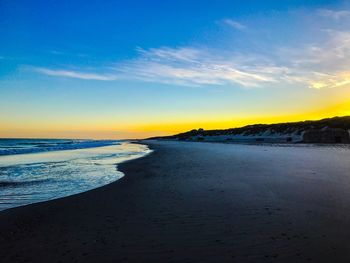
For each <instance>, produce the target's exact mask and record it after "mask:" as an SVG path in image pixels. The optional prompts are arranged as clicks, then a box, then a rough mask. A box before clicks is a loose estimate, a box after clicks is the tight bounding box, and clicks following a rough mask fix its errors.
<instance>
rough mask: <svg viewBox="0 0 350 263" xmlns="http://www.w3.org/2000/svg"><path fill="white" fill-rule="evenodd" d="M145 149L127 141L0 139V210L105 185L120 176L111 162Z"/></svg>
mask: <svg viewBox="0 0 350 263" xmlns="http://www.w3.org/2000/svg"><path fill="white" fill-rule="evenodd" d="M149 152H150V150H149V149H148V147H147V146H145V145H142V144H135V143H130V142H127V141H111V140H104V141H99V140H59V139H55V140H51V139H44V140H42V139H41V140H38V139H0V210H4V209H7V208H12V207H16V206H22V205H26V204H31V203H36V202H41V201H46V200H51V199H55V198H60V197H64V196H68V195H72V194H77V193H80V192H84V191H87V190H90V189H93V188H97V187H100V186H103V185H106V184H109V183H111V182H114V181H116V180H118V179H120V178H121V177H122V176H123V173H121V172H120V171H118V170H117V165H116V164H118V163H121V162H123V161H127V160H131V159H135V158H139V157H142V156H144V155H146V154H147V153H149Z"/></svg>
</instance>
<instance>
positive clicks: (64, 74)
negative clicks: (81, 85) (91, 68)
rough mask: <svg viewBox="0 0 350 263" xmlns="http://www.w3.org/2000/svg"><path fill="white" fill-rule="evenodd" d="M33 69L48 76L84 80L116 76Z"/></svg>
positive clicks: (113, 76)
mask: <svg viewBox="0 0 350 263" xmlns="http://www.w3.org/2000/svg"><path fill="white" fill-rule="evenodd" d="M33 69H34V70H35V71H37V72H39V73H42V74H45V75H48V76H57V77H67V78H75V79H85V80H103V81H111V80H116V79H117V77H116V76H115V75H111V74H97V73H85V72H78V71H71V70H59V69H48V68H39V67H34V68H33Z"/></svg>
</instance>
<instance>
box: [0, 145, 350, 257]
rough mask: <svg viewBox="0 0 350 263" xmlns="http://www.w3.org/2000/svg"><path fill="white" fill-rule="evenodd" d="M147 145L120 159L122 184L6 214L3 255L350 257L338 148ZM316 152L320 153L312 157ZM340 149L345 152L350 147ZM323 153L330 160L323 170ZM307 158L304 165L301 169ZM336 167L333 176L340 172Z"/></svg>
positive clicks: (0, 226) (0, 219) (0, 220)
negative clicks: (131, 157)
mask: <svg viewBox="0 0 350 263" xmlns="http://www.w3.org/2000/svg"><path fill="white" fill-rule="evenodd" d="M142 143H143V144H146V145H148V146H149V148H150V149H152V150H153V152H152V154H148V155H146V156H144V157H142V158H138V159H136V160H132V161H126V162H123V163H121V164H118V170H119V171H121V172H123V173H124V174H125V176H124V177H123V178H121V179H120V180H117V181H115V182H113V183H111V184H108V185H105V186H102V187H100V188H96V189H93V190H90V191H87V192H84V193H80V194H77V195H73V196H69V197H64V198H61V199H56V200H51V201H46V202H43V203H37V204H31V205H28V206H23V207H18V208H13V209H8V210H5V211H2V212H0V232H1V233H2V234H1V235H0V248H1V250H2V252H3V253H2V260H4V262H22V261H26V260H27V261H28V262H38V261H44V262H47V261H50V262H187V261H189V262H232V261H234V262H271V261H276V262H304V261H305V262H306V261H315V262H330V261H337V262H346V261H348V260H349V259H350V253H349V252H348V251H349V245H348V244H347V238H348V236H349V234H350V233H349V232H350V230H349V229H350V213H348V211H349V210H348V208H350V202H348V201H350V194H348V191H347V190H348V188H347V187H348V186H350V183H349V184H348V181H347V178H346V177H344V176H345V175H346V174H347V171H348V170H347V165H346V164H345V165H341V164H338V163H337V166H336V167H334V166H332V167H330V163H332V162H334V160H333V159H332V158H330V157H329V156H330V154H332V153H338V152H339V151H335V150H334V152H331V153H329V152H328V151H330V150H328V151H323V150H322V151H318V150H317V148H316V150H315V149H314V148H312V147H310V148H308V147H307V148H302V149H300V148H298V147H295V148H288V149H286V148H285V147H278V148H277V147H269V146H254V145H252V147H247V146H246V145H234V146H233V145H231V144H217V143H213V144H197V143H196V144H194V143H191V142H159V141H142ZM305 151H306V154H305ZM301 153H303V154H305V156H300V154H301ZM310 154H316V156H314V157H308V156H309V155H310ZM342 154H344V155H345V157H344V158H347V157H348V156H350V151H349V152H348V151H345V152H344V153H342ZM249 156H251V157H249ZM316 157H317V158H321V157H322V158H323V157H328V160H327V159H325V160H324V162H323V163H321V164H319V167H318V166H317V165H318V164H317V163H316V162H314V161H315V160H314V159H316ZM293 158H294V159H293ZM302 159H304V160H305V163H304V164H302V165H297V164H298V161H299V160H302ZM307 161H308V162H309V163H307ZM287 163H289V165H291V166H293V167H294V168H295V169H294V171H291V169H288V167H286V164H287ZM267 164H268V165H267ZM330 171H332V172H334V174H332V177H329V173H330ZM314 173H315V174H314Z"/></svg>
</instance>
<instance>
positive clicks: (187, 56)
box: [35, 9, 350, 89]
mask: <svg viewBox="0 0 350 263" xmlns="http://www.w3.org/2000/svg"><path fill="white" fill-rule="evenodd" d="M348 15H350V11H347V10H341V11H334V10H328V9H327V10H317V11H315V13H314V14H311V16H312V17H315V18H316V17H319V16H322V17H324V18H325V19H326V24H322V23H319V24H316V27H315V28H312V29H310V30H309V31H307V32H304V35H308V34H311V35H313V36H315V38H314V39H317V40H313V39H312V40H313V41H308V42H307V41H306V42H305V41H304V42H303V39H302V36H300V39H301V40H300V43H299V42H298V43H294V44H289V43H288V41H286V42H285V45H284V46H281V45H280V44H279V45H273V43H271V42H268V43H264V42H263V40H261V39H260V38H259V36H252V34H253V33H254V31H253V30H252V32H249V37H251V38H252V39H250V38H248V36H245V37H246V38H245V39H244V43H245V45H246V46H249V44H250V42H254V41H255V42H256V41H257V40H258V41H260V42H258V47H259V48H260V49H249V48H248V49H245V50H244V49H243V50H242V49H239V48H237V47H235V46H234V45H232V46H230V45H228V46H225V47H210V45H201V46H195V45H192V46H182V47H159V48H150V49H142V48H137V55H136V56H135V58H134V59H131V60H126V61H119V62H117V63H114V64H112V65H111V66H109V67H108V68H102V69H99V70H97V71H98V72H105V73H103V74H101V73H87V72H84V70H81V71H71V70H63V69H59V70H57V69H49V68H35V70H36V71H37V72H40V73H42V74H46V75H50V76H61V77H70V78H78V79H86V80H100V81H113V80H117V79H127V80H129V79H134V80H135V79H136V80H140V81H146V82H157V83H165V84H175V85H183V86H203V85H217V86H219V85H226V86H234V87H243V88H262V87H265V88H266V87H280V86H282V87H283V86H288V85H289V86H302V87H309V88H315V89H323V88H336V87H342V86H345V85H349V84H350V31H349V30H344V25H346V24H345V23H343V30H341V29H339V28H336V27H335V28H329V26H328V25H329V23H327V22H328V21H329V19H340V18H344V17H346V16H348ZM223 21H224V22H225V23H226V24H227V25H229V26H231V27H233V28H235V29H237V30H241V31H242V30H246V29H247V27H246V26H244V25H242V24H240V23H238V22H236V21H234V20H231V19H224V20H223ZM349 26H350V24H349ZM345 28H346V27H345ZM266 30H270V31H271V32H275V29H274V28H268V29H266ZM266 32H269V31H266ZM243 35H246V34H243ZM242 37H243V36H242ZM264 47H266V49H267V50H268V52H263V51H262V50H263V48H264Z"/></svg>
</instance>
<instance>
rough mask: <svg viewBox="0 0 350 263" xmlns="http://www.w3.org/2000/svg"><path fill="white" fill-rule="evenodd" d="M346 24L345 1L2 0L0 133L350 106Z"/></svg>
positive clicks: (203, 122) (130, 132)
mask: <svg viewBox="0 0 350 263" xmlns="http://www.w3.org/2000/svg"><path fill="white" fill-rule="evenodd" d="M72 2H73V3H72ZM349 26H350V8H349V5H348V4H347V3H346V2H343V1H297V0H295V1H200V2H199V1H192V2H191V3H189V1H119V2H118V1H30V2H29V1H5V0H1V1H0V36H1V42H0V122H1V123H2V127H0V136H3V137H9V136H12V137H98V138H104V137H108V138H109V137H113V138H114V137H142V136H147V135H156V134H169V133H172V132H178V131H182V130H186V129H188V128H191V127H193V128H196V127H197V126H202V127H204V128H215V127H217V128H225V127H235V126H239V125H243V124H248V123H254V122H276V121H283V120H286V121H288V120H297V119H304V118H318V117H326V116H327V115H334V114H336V115H342V114H348V112H350V111H348V106H347V105H348V104H347V103H348V99H350V97H349V95H348V94H349V88H348V86H349V83H350V71H349V70H348V68H349V66H350V59H349V54H350V51H349V49H348V48H347V46H348V44H349V43H350V42H349V40H350V30H349V29H348V28H349ZM348 72H349V73H348Z"/></svg>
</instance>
